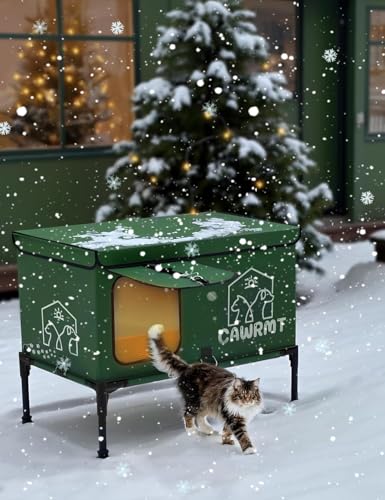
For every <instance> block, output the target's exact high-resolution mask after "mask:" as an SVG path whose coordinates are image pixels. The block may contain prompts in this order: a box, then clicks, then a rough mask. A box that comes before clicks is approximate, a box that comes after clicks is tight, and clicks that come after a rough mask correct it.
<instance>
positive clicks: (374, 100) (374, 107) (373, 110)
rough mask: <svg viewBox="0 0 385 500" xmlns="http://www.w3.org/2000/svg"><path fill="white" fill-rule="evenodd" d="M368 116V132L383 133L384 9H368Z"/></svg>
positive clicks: (384, 93)
mask: <svg viewBox="0 0 385 500" xmlns="http://www.w3.org/2000/svg"><path fill="white" fill-rule="evenodd" d="M368 76H369V78H368V80H369V82H368V86H369V89H368V99H369V103H368V116H367V131H368V133H369V134H383V133H385V10H379V9H375V10H372V9H371V10H370V30H369V75H368Z"/></svg>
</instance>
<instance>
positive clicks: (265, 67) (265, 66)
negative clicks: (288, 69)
mask: <svg viewBox="0 0 385 500" xmlns="http://www.w3.org/2000/svg"><path fill="white" fill-rule="evenodd" d="M262 69H263V70H264V71H267V70H268V69H270V64H269V63H268V62H265V63H263V64H262Z"/></svg>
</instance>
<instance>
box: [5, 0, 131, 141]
mask: <svg viewBox="0 0 385 500" xmlns="http://www.w3.org/2000/svg"><path fill="white" fill-rule="evenodd" d="M134 4H135V0H110V1H109V2H93V1H89V0H81V1H79V0H28V2H19V1H17V2H15V1H14V0H3V1H2V14H1V16H0V47H1V54H2V56H1V57H2V61H1V66H0V122H8V123H9V125H11V133H10V134H9V135H3V136H0V149H1V150H4V149H5V150H12V149H16V148H17V149H20V148H24V149H47V147H48V148H69V147H70V148H83V147H92V146H106V145H110V144H112V143H114V142H117V141H119V140H121V139H124V138H127V135H128V131H129V128H130V123H131V121H132V119H133V116H132V106H131V105H130V95H131V93H132V89H133V87H134V84H135V64H134V49H135V47H134V45H135V40H136V38H135V33H134V22H133V12H134V10H135V9H134ZM116 22H120V23H122V25H123V26H124V29H123V32H121V33H118V34H114V33H113V32H112V31H111V28H112V23H116ZM117 29H118V31H119V25H118V26H117Z"/></svg>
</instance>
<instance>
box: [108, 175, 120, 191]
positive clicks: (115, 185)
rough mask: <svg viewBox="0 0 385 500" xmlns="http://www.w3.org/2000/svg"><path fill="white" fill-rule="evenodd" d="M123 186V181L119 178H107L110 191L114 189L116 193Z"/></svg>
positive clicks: (111, 176)
mask: <svg viewBox="0 0 385 500" xmlns="http://www.w3.org/2000/svg"><path fill="white" fill-rule="evenodd" d="M121 185H122V181H121V180H120V179H119V177H115V176H113V175H110V177H107V186H108V187H109V188H110V189H113V190H114V191H116V190H117V189H119V188H120V186H121Z"/></svg>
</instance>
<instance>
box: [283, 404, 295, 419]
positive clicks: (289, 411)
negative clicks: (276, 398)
mask: <svg viewBox="0 0 385 500" xmlns="http://www.w3.org/2000/svg"><path fill="white" fill-rule="evenodd" d="M282 411H283V413H284V414H285V415H287V416H288V417H291V416H292V415H294V413H295V412H296V411H297V407H296V406H295V404H294V403H286V404H284V405H283V406H282Z"/></svg>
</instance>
